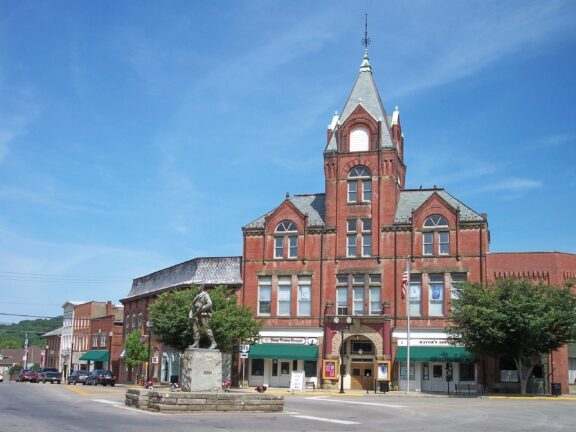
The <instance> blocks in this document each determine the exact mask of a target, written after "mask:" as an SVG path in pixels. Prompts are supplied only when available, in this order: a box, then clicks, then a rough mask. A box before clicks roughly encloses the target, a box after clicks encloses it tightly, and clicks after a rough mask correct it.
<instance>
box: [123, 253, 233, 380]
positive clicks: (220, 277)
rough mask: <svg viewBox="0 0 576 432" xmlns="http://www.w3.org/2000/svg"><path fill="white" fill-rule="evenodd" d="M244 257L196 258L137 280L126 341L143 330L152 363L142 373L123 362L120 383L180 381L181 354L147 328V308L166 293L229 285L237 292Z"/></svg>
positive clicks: (127, 305) (129, 300)
mask: <svg viewBox="0 0 576 432" xmlns="http://www.w3.org/2000/svg"><path fill="white" fill-rule="evenodd" d="M241 262H242V258H241V257H216V258H194V259H191V260H189V261H185V262H183V263H180V264H176V265H174V266H171V267H168V268H165V269H162V270H158V271H155V272H153V273H150V274H148V275H146V276H141V277H138V278H136V279H134V281H133V283H132V288H131V289H130V292H129V293H128V295H127V296H126V298H124V299H121V300H120V301H121V302H122V304H123V305H124V336H123V337H124V339H123V340H125V338H126V337H127V336H128V335H129V334H130V333H131V332H133V331H135V330H140V331H141V334H142V342H144V343H146V344H148V345H149V347H150V353H151V359H150V362H149V364H145V365H143V366H142V367H141V368H140V369H139V370H136V369H132V368H130V367H128V365H127V364H126V363H125V362H124V361H121V366H120V370H119V373H120V375H119V380H120V382H134V381H136V380H137V379H138V378H140V379H145V378H149V379H151V380H152V381H154V382H155V383H160V384H167V383H169V382H171V381H175V380H178V379H179V375H180V361H181V356H182V353H180V352H178V350H175V349H174V348H172V347H170V346H166V345H164V344H162V343H161V342H160V341H158V340H157V339H156V338H155V337H154V335H153V334H150V331H149V329H148V327H147V325H146V323H147V321H148V306H149V305H151V304H152V303H154V301H155V300H156V298H157V297H158V295H160V294H162V293H163V292H166V291H170V290H176V289H183V288H189V287H190V286H191V285H205V286H206V287H207V288H211V287H215V286H217V285H227V286H228V287H229V288H231V289H234V290H238V289H239V287H240V285H241V283H242V279H241V277H240V267H241Z"/></svg>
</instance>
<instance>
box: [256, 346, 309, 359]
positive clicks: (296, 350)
mask: <svg viewBox="0 0 576 432" xmlns="http://www.w3.org/2000/svg"><path fill="white" fill-rule="evenodd" d="M248 357H249V358H253V359H288V360H316V359H318V345H300V344H266V343H264V344H255V345H250V351H249V352H248Z"/></svg>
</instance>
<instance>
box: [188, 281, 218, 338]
mask: <svg viewBox="0 0 576 432" xmlns="http://www.w3.org/2000/svg"><path fill="white" fill-rule="evenodd" d="M188 316H189V318H190V320H191V321H192V334H193V337H194V343H193V344H192V345H191V346H190V348H200V332H201V331H202V332H203V333H205V334H206V336H208V339H209V340H210V346H209V347H208V348H209V349H214V348H216V342H215V341H214V333H212V329H211V328H210V326H209V325H208V320H209V319H210V317H211V316H212V300H211V299H210V295H208V293H207V292H206V288H205V287H204V285H201V286H200V292H199V293H198V295H197V296H196V297H194V300H192V308H191V309H190V314H189V315H188Z"/></svg>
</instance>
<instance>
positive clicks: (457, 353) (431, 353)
mask: <svg viewBox="0 0 576 432" xmlns="http://www.w3.org/2000/svg"><path fill="white" fill-rule="evenodd" d="M407 354H408V353H407V348H406V347H405V346H400V347H398V351H396V360H397V361H401V362H405V361H406V357H407ZM410 361H420V362H421V361H430V362H459V363H464V362H471V361H472V354H470V353H469V352H468V351H466V349H465V348H462V347H450V346H442V347H438V346H435V347H430V346H411V347H410Z"/></svg>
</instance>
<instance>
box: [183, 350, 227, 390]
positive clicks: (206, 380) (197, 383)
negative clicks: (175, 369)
mask: <svg viewBox="0 0 576 432" xmlns="http://www.w3.org/2000/svg"><path fill="white" fill-rule="evenodd" d="M180 386H181V387H182V390H183V391H185V392H196V391H216V390H220V389H221V388H222V353H221V352H220V350H215V349H203V348H187V349H186V351H184V357H183V359H182V373H181V376H180Z"/></svg>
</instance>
